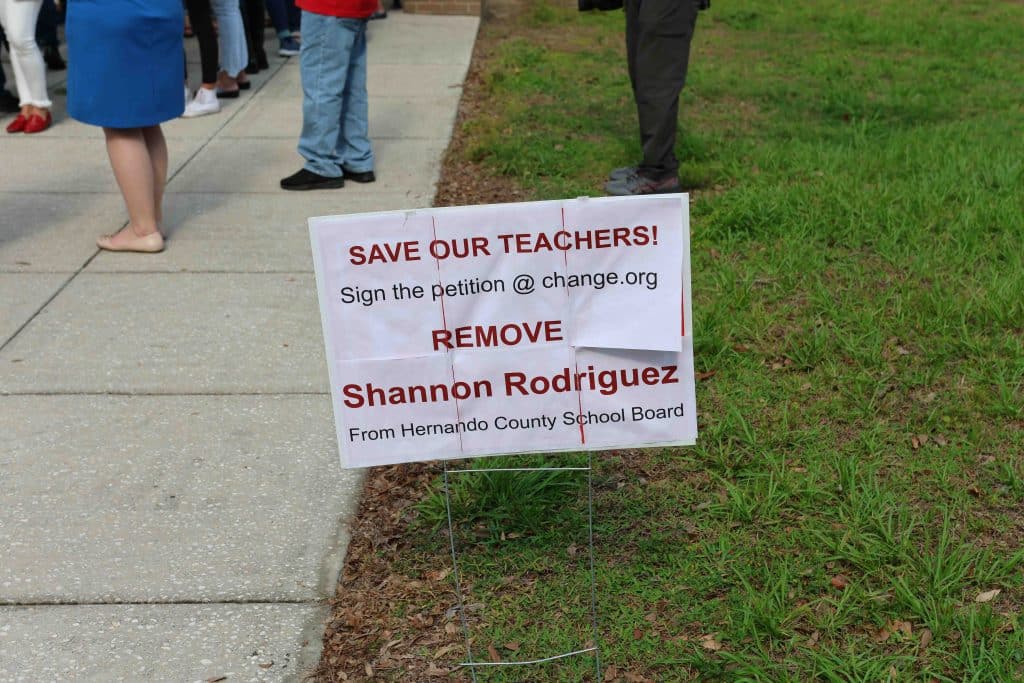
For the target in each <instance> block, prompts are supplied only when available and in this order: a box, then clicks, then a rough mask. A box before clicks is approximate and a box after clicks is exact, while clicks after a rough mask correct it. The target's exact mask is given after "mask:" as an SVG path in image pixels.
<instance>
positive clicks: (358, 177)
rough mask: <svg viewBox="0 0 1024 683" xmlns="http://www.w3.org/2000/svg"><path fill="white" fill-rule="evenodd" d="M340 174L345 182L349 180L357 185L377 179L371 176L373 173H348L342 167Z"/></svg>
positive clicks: (348, 171)
mask: <svg viewBox="0 0 1024 683" xmlns="http://www.w3.org/2000/svg"><path fill="white" fill-rule="evenodd" d="M341 173H342V175H343V176H344V178H345V180H351V181H354V182H357V183H372V182H373V181H375V180H376V179H377V176H375V175H374V174H373V171H360V172H357V171H350V170H348V169H347V168H345V167H344V166H342V167H341Z"/></svg>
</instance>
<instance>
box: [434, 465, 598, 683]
mask: <svg viewBox="0 0 1024 683" xmlns="http://www.w3.org/2000/svg"><path fill="white" fill-rule="evenodd" d="M443 464H444V501H445V509H446V512H447V515H448V539H449V541H450V542H451V551H452V578H453V579H454V581H455V595H456V599H457V607H458V612H459V620H460V621H461V622H462V632H463V635H464V636H465V639H466V661H465V662H460V663H459V666H461V667H464V668H467V669H469V671H470V675H471V676H472V679H473V682H474V683H476V681H477V669H479V668H488V667H513V666H535V665H538V664H546V663H548V662H554V661H557V660H559V659H567V658H569V657H576V656H579V655H586V654H589V653H593V657H594V670H595V675H596V680H597V681H598V682H599V683H600V681H601V680H602V677H601V647H600V642H601V641H600V631H599V628H598V618H597V574H596V569H595V565H594V455H593V453H592V452H589V451H588V452H587V466H586V467H501V468H486V469H449V468H448V461H447V460H445V461H443ZM566 471H580V472H583V471H585V472H586V473H587V543H588V547H589V562H590V619H591V627H592V628H593V645H591V646H589V647H583V648H580V649H578V650H573V651H572V652H564V653H562V654H557V655H551V656H548V657H542V658H540V659H530V660H523V661H515V662H480V661H476V660H475V659H474V658H473V644H472V641H471V638H470V634H469V620H468V619H467V618H466V605H465V599H464V598H463V596H462V579H461V572H460V571H459V557H458V550H457V546H456V543H455V528H454V525H453V523H452V499H451V487H450V480H449V476H448V475H449V473H451V474H471V473H481V472H566Z"/></svg>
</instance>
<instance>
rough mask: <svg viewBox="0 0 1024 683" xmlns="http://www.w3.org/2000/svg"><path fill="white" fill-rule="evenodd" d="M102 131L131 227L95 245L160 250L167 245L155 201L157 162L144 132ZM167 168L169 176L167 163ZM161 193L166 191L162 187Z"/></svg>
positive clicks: (104, 238)
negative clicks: (151, 154) (164, 243)
mask: <svg viewBox="0 0 1024 683" xmlns="http://www.w3.org/2000/svg"><path fill="white" fill-rule="evenodd" d="M103 132H104V133H105V134H106V137H107V154H108V155H109V156H110V166H111V167H112V168H113V169H114V177H115V178H116V179H117V184H118V186H119V187H120V188H121V196H122V197H124V203H125V206H126V207H127V208H128V225H127V226H126V227H125V228H124V229H122V230H121V231H120V232H117V233H115V234H113V235H105V236H103V237H101V238H100V239H99V240H97V242H96V243H97V244H98V245H99V246H100V247H101V248H103V249H109V250H111V251H160V250H161V249H163V246H164V245H163V237H162V236H161V235H160V232H159V230H158V225H157V208H156V204H155V202H154V199H155V197H156V196H157V180H156V173H155V171H154V167H155V162H154V160H153V159H152V158H151V156H150V152H149V147H148V145H147V144H146V136H145V134H144V132H143V129H141V128H125V129H120V128H104V129H103ZM161 139H162V136H161ZM165 151H166V147H165ZM164 169H165V170H164V174H165V176H166V161H165V162H164ZM160 192H161V193H162V192H163V188H162V186H161V188H160Z"/></svg>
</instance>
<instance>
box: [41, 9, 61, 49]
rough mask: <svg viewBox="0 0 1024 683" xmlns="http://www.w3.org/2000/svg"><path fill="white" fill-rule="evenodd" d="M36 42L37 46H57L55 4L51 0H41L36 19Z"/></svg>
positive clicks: (58, 43) (58, 42)
mask: <svg viewBox="0 0 1024 683" xmlns="http://www.w3.org/2000/svg"><path fill="white" fill-rule="evenodd" d="M36 42H37V43H38V44H39V47H57V46H59V45H60V41H59V40H58V39H57V6H56V5H55V4H54V3H53V0H43V4H42V5H41V6H40V7H39V18H38V19H37V20H36Z"/></svg>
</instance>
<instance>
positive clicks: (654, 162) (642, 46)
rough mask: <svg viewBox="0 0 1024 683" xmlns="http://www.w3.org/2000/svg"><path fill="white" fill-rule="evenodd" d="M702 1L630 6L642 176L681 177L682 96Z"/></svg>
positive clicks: (645, 1) (641, 0) (642, 1)
mask: <svg viewBox="0 0 1024 683" xmlns="http://www.w3.org/2000/svg"><path fill="white" fill-rule="evenodd" d="M697 4H698V3H697V0H626V2H625V9H626V52H627V58H628V62H629V75H630V82H631V83H632V84H633V97H634V99H635V100H636V109H637V115H638V118H639V121H640V145H641V146H642V148H643V154H644V158H643V161H642V162H641V164H640V173H641V174H642V175H644V176H647V177H649V178H655V179H661V178H666V177H669V176H674V175H676V174H678V172H679V161H678V160H677V159H676V155H675V144H676V126H677V124H678V117H679V93H680V92H682V90H683V85H684V84H685V83H686V69H687V66H688V64H689V60H690V41H691V40H692V39H693V30H694V27H695V26H696V23H697Z"/></svg>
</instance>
